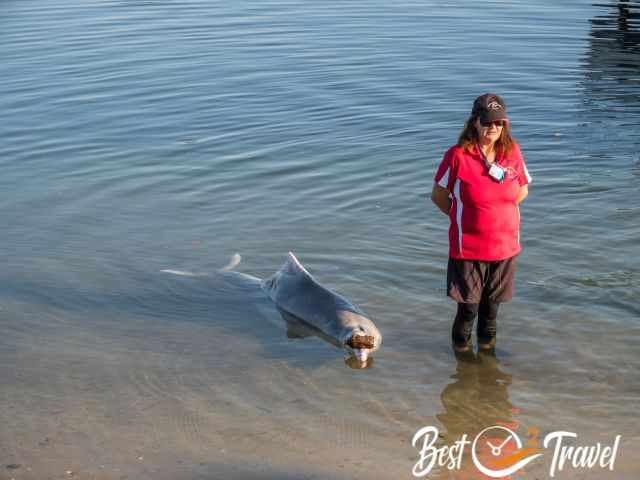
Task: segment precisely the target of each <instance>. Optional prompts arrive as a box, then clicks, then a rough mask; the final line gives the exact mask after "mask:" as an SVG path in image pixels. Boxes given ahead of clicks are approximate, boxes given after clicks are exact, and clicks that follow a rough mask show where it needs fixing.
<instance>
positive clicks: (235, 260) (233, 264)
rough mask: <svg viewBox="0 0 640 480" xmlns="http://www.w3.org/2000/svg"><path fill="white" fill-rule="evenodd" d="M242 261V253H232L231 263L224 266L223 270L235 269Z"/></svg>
mask: <svg viewBox="0 0 640 480" xmlns="http://www.w3.org/2000/svg"><path fill="white" fill-rule="evenodd" d="M241 261H242V257H241V256H240V254H239V253H234V254H233V255H231V258H230V259H229V263H227V264H226V265H225V266H224V267H222V270H224V271H225V272H228V271H229V270H233V269H234V268H236V267H237V266H238V265H239V264H240V262H241Z"/></svg>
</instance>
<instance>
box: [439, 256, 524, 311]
mask: <svg viewBox="0 0 640 480" xmlns="http://www.w3.org/2000/svg"><path fill="white" fill-rule="evenodd" d="M516 267H517V255H516V256H514V257H511V258H507V259H505V260H496V261H484V260H464V259H458V258H449V264H448V266H447V295H448V296H450V297H451V298H452V299H454V300H455V301H456V302H458V303H480V300H482V298H483V297H487V298H489V299H490V300H491V301H493V302H496V303H502V302H508V301H509V300H511V298H513V291H514V281H515V276H516Z"/></svg>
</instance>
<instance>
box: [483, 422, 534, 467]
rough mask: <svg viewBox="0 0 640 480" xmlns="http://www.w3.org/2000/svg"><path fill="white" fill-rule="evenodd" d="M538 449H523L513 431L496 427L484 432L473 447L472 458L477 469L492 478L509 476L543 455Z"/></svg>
mask: <svg viewBox="0 0 640 480" xmlns="http://www.w3.org/2000/svg"><path fill="white" fill-rule="evenodd" d="M539 452H540V451H539V450H538V449H537V448H529V447H526V448H524V449H523V448H522V441H521V440H520V437H518V434H517V433H516V432H514V431H513V430H511V429H509V428H507V427H503V426H501V425H494V426H492V427H487V428H485V429H484V430H482V431H481V432H480V433H479V434H478V435H476V438H475V439H474V441H473V444H472V445H471V457H472V458H473V463H474V464H475V466H476V468H477V469H478V470H479V471H480V472H482V473H483V474H485V475H487V476H488V477H491V478H501V477H506V476H509V475H511V474H513V473H515V472H517V471H518V470H520V469H521V468H522V467H524V466H525V465H526V464H528V463H529V462H531V461H532V460H533V459H535V458H537V457H539V456H541V455H542V453H539Z"/></svg>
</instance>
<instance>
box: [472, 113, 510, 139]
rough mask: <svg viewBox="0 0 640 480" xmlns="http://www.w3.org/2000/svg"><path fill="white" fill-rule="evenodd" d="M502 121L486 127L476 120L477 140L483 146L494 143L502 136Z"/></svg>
mask: <svg viewBox="0 0 640 480" xmlns="http://www.w3.org/2000/svg"><path fill="white" fill-rule="evenodd" d="M503 125H504V124H503V120H498V121H496V122H492V123H490V124H488V125H487V126H484V125H482V123H480V119H479V118H477V119H476V130H477V131H478V138H479V139H480V143H481V144H483V145H487V144H492V143H495V142H496V141H497V140H498V139H499V138H500V135H502V129H503V128H504V127H503Z"/></svg>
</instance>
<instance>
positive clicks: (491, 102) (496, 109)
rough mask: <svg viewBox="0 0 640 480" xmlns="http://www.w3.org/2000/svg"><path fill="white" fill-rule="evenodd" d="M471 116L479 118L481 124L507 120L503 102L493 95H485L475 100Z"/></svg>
mask: <svg viewBox="0 0 640 480" xmlns="http://www.w3.org/2000/svg"><path fill="white" fill-rule="evenodd" d="M471 114H472V115H474V116H478V117H480V122H482V123H489V122H495V121H497V120H507V121H508V120H509V118H507V106H506V105H505V103H504V100H502V98H500V97H499V96H498V95H496V94H495V93H485V94H484V95H480V96H479V97H478V98H476V100H475V102H473V110H472V111H471Z"/></svg>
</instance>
